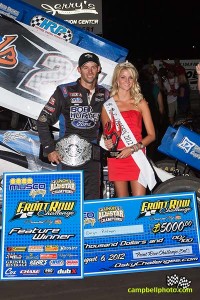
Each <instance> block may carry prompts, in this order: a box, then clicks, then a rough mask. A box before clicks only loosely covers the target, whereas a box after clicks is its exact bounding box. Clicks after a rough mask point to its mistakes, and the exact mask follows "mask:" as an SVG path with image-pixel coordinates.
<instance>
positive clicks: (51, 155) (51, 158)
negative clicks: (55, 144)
mask: <svg viewBox="0 0 200 300" xmlns="http://www.w3.org/2000/svg"><path fill="white" fill-rule="evenodd" d="M48 160H49V161H50V162H51V163H53V164H57V165H58V164H59V163H60V162H61V157H60V155H59V154H58V152H57V151H53V152H51V153H49V154H48Z"/></svg>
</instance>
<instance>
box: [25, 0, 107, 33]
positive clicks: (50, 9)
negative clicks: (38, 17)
mask: <svg viewBox="0 0 200 300" xmlns="http://www.w3.org/2000/svg"><path fill="white" fill-rule="evenodd" d="M24 2H26V3H29V4H31V5H33V6H35V7H37V8H39V9H41V10H43V11H45V12H46V13H48V14H50V15H52V16H56V17H59V18H61V19H62V20H64V21H67V22H69V23H70V24H73V25H76V26H78V27H80V28H82V29H84V30H87V31H89V32H93V33H95V34H100V35H101V34H102V0H91V1H70V0H65V1H62V0H58V1H57V0H24Z"/></svg>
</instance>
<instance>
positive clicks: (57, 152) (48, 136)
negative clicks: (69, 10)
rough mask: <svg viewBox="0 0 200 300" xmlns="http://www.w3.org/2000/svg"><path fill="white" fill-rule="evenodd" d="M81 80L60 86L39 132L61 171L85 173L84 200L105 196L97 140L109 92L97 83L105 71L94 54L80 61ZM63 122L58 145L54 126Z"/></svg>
mask: <svg viewBox="0 0 200 300" xmlns="http://www.w3.org/2000/svg"><path fill="white" fill-rule="evenodd" d="M77 70H78V72H79V73H80V75H81V76H80V78H79V79H78V80H77V81H76V82H73V83H68V84H61V85H59V86H57V88H56V90H55V92H54V93H53V95H52V96H51V97H50V99H49V101H48V103H47V104H46V105H45V106H44V108H43V109H42V111H41V113H40V115H39V117H38V120H37V129H38V133H39V137H40V142H41V144H42V148H43V153H44V155H46V156H47V157H48V160H49V161H50V162H51V163H56V164H58V166H59V169H61V170H83V171H84V198H85V199H87V200H88V199H99V198H100V196H101V193H100V187H101V162H100V148H99V146H98V145H97V138H98V133H99V127H100V114H101V111H102V106H103V104H104V102H105V101H106V100H107V99H108V98H109V91H108V90H107V89H105V88H104V87H103V86H100V85H98V84H97V80H98V74H99V73H100V71H101V66H100V61H99V58H98V56H97V55H95V54H94V53H83V54H82V55H81V56H80V58H79V61H78V67H77ZM58 120H59V124H60V133H59V134H60V137H61V139H59V141H58V142H57V143H55V141H54V139H53V138H52V133H51V126H52V125H54V124H55V123H56V122H57V121H58Z"/></svg>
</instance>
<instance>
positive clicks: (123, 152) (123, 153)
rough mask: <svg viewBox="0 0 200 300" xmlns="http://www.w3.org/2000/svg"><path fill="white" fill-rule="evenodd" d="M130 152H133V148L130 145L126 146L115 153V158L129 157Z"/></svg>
mask: <svg viewBox="0 0 200 300" xmlns="http://www.w3.org/2000/svg"><path fill="white" fill-rule="evenodd" d="M131 154H133V149H131V148H130V147H126V148H124V149H122V150H121V152H120V153H119V154H118V155H117V157H116V158H126V157H129V156H130V155H131Z"/></svg>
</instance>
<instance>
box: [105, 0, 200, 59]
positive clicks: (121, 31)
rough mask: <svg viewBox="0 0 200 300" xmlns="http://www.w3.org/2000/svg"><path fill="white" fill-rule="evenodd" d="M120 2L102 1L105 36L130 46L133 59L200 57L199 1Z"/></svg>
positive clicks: (135, 0) (126, 46) (157, 0)
mask: <svg viewBox="0 0 200 300" xmlns="http://www.w3.org/2000/svg"><path fill="white" fill-rule="evenodd" d="M184 2H185V1H184ZM120 3H121V4H119V3H118V1H112V0H102V12H103V14H102V18H103V37H104V38H105V39H108V40H109V41H111V42H114V43H116V44H118V45H120V46H123V47H125V48H127V49H128V50H129V54H128V58H129V59H130V60H137V59H142V60H146V59H147V58H148V57H152V58H153V59H174V58H180V59H199V58H200V1H198V0H190V1H187V3H186V4H183V2H182V1H180V0H173V1H172V0H168V1H166V0H160V1H159V0H134V1H130V0H123V1H121V2H120ZM132 7H133V8H132Z"/></svg>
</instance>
